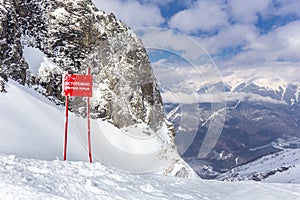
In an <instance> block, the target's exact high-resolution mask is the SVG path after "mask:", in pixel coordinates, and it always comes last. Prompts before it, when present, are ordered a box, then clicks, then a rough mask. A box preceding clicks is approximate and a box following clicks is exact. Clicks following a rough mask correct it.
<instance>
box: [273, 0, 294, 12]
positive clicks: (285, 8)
mask: <svg viewBox="0 0 300 200" xmlns="http://www.w3.org/2000/svg"><path fill="white" fill-rule="evenodd" d="M278 2H279V3H280V4H281V7H280V8H279V10H278V11H276V14H279V15H285V14H295V15H297V16H300V1H299V0H278Z"/></svg>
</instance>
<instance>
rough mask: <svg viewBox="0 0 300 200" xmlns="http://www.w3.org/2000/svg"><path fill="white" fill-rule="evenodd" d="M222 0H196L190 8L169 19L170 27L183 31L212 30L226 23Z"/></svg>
mask: <svg viewBox="0 0 300 200" xmlns="http://www.w3.org/2000/svg"><path fill="white" fill-rule="evenodd" d="M223 6H224V5H223V3H222V1H219V0H217V1H209V0H204V1H197V2H196V3H195V4H194V5H192V6H191V8H189V9H186V10H183V11H180V12H178V13H177V14H175V15H174V16H173V17H172V18H171V19H170V21H169V26H170V27H171V28H177V29H179V30H180V31H183V32H185V33H194V32H197V31H207V32H210V31H214V30H216V29H218V28H220V27H222V26H225V25H227V14H226V13H225V11H224V10H223Z"/></svg>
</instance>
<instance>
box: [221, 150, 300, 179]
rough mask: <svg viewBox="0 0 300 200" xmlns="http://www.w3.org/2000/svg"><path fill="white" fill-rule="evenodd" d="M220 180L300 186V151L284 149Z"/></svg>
mask: <svg viewBox="0 0 300 200" xmlns="http://www.w3.org/2000/svg"><path fill="white" fill-rule="evenodd" d="M218 179H219V180H229V181H241V180H244V181H245V180H257V181H263V182H270V183H297V184H300V149H284V150H283V151H281V152H278V153H275V154H271V155H268V156H264V157H262V158H260V159H258V160H256V161H253V162H250V163H249V164H246V165H242V166H239V167H236V168H233V169H232V170H231V171H229V172H227V173H225V174H222V175H221V176H219V177H218Z"/></svg>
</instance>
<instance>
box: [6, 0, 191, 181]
mask: <svg viewBox="0 0 300 200" xmlns="http://www.w3.org/2000/svg"><path fill="white" fill-rule="evenodd" d="M1 5H3V6H1V12H2V13H1V21H0V22H1V23H0V24H1V26H0V27H1V29H0V30H1V32H0V33H1V45H2V46H1V55H0V56H2V57H1V59H0V60H1V63H0V66H1V68H0V69H1V71H0V75H1V77H2V79H4V80H5V81H8V79H9V78H11V79H13V80H16V81H18V82H19V83H22V84H25V83H27V84H28V85H29V86H32V87H33V88H35V89H36V90H37V91H39V92H40V93H42V94H43V95H45V96H47V97H48V98H49V99H51V100H52V101H54V102H55V103H56V104H58V105H62V104H63V101H64V97H63V96H62V94H61V93H62V91H61V90H62V87H61V85H62V75H63V73H65V72H66V71H69V72H70V73H79V74H85V73H86V72H87V68H88V67H90V68H91V74H92V76H93V98H92V99H91V116H92V118H93V119H95V120H96V119H99V118H101V119H102V120H104V121H107V122H110V123H111V124H113V125H114V126H115V127H117V128H122V129H126V128H131V127H144V129H143V131H142V134H144V135H145V136H152V137H155V138H156V139H157V140H158V142H160V144H161V145H162V146H164V150H163V151H161V153H160V155H159V156H161V157H168V155H169V156H170V154H168V153H169V152H172V153H171V155H172V156H171V157H172V159H171V160H170V166H166V167H167V170H165V173H164V174H174V175H180V176H193V174H194V173H193V171H192V170H191V168H189V167H188V165H187V164H186V163H185V162H184V161H183V160H182V159H181V158H180V156H179V155H178V153H177V150H176V147H175V145H174V132H173V128H172V126H170V124H169V123H168V122H167V121H166V119H165V116H164V111H163V105H162V99H161V96H160V92H159V89H158V85H157V81H156V79H155V77H154V75H153V72H152V68H151V66H150V63H149V60H148V56H147V54H146V50H145V48H144V46H143V44H142V42H141V40H140V39H139V38H138V37H137V36H136V34H135V33H134V32H133V31H132V30H130V29H129V28H128V27H127V26H126V25H125V24H124V23H123V22H121V21H119V20H117V19H116V17H115V16H114V15H113V14H106V13H104V12H103V11H99V10H98V9H97V8H96V7H95V6H94V5H93V3H92V2H91V1H85V0H68V1H65V0H42V1H40V0H31V1H27V0H16V1H12V0H4V1H3V2H2V4H1ZM29 48H31V49H30V50H28V49H29ZM33 49H34V51H33ZM24 52H38V53H36V56H37V57H39V58H38V60H43V62H42V63H40V64H39V63H36V62H31V61H28V59H32V58H28V57H30V56H29V55H28V53H27V54H26V53H25V54H24ZM25 60H27V62H25ZM27 63H29V66H28V64H27ZM33 65H36V66H33ZM2 83H3V81H2ZM7 87H9V84H7ZM1 88H2V89H1V90H3V91H4V87H3V84H1ZM16 98H18V97H16ZM69 105H70V110H71V111H73V112H74V113H76V114H77V115H79V116H81V117H85V116H86V108H85V100H84V99H82V98H70V102H69ZM29 112H30V111H29ZM16 123H17V122H16ZM161 130H164V131H161ZM5 131H6V134H8V132H9V129H7V130H5ZM27 131H28V130H27ZM137 153H138V152H137ZM178 166H180V167H178ZM175 170H177V171H175Z"/></svg>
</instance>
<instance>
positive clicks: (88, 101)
mask: <svg viewBox="0 0 300 200" xmlns="http://www.w3.org/2000/svg"><path fill="white" fill-rule="evenodd" d="M90 74H91V71H90V68H89V67H88V75H90ZM87 118H88V148H89V160H90V163H92V162H93V160H92V147H91V125H90V97H88V98H87Z"/></svg>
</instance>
